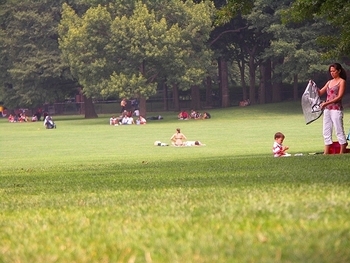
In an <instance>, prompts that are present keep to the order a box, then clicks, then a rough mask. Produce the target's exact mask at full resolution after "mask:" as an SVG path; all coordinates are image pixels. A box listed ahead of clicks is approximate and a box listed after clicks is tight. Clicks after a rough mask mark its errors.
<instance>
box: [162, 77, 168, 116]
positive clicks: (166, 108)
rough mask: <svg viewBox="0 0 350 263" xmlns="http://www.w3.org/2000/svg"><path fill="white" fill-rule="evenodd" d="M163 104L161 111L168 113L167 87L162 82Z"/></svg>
mask: <svg viewBox="0 0 350 263" xmlns="http://www.w3.org/2000/svg"><path fill="white" fill-rule="evenodd" d="M162 85H163V104H164V107H163V109H164V110H165V111H168V110H169V101H168V85H167V84H166V83H165V82H163V84H162Z"/></svg>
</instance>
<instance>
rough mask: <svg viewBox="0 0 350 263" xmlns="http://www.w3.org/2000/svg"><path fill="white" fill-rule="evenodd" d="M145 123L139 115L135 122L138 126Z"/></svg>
mask: <svg viewBox="0 0 350 263" xmlns="http://www.w3.org/2000/svg"><path fill="white" fill-rule="evenodd" d="M146 123H147V121H146V119H145V118H144V117H142V116H141V115H140V116H139V117H138V119H137V120H136V124H139V125H140V124H141V125H142V124H146Z"/></svg>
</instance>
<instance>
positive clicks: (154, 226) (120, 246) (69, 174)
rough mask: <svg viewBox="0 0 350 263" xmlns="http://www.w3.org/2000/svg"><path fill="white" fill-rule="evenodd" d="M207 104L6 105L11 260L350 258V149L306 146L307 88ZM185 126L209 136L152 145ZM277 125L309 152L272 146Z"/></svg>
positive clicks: (3, 188)
mask: <svg viewBox="0 0 350 263" xmlns="http://www.w3.org/2000/svg"><path fill="white" fill-rule="evenodd" d="M116 108H118V106H117V105H116ZM210 113H211V115H212V119H210V120H196V121H195V120H189V121H178V120H177V118H176V115H177V113H174V112H167V113H149V116H152V115H154V116H156V115H158V114H161V115H162V116H163V117H164V120H161V121H149V122H148V124H147V125H144V126H138V125H133V126H117V127H113V126H109V117H110V116H100V118H98V119H93V120H85V119H83V118H82V117H81V116H55V120H56V124H57V129H55V130H46V129H44V128H43V125H42V122H40V123H7V122H6V120H5V119H1V120H0V132H1V138H0V143H1V144H0V147H1V157H2V158H1V160H0V262H147V263H148V262H350V249H349V247H350V210H349V207H350V194H349V192H350V191H349V190H350V173H349V167H350V165H349V161H350V159H349V157H350V155H330V156H324V155H309V154H308V153H312V152H321V151H322V150H323V140H322V120H318V121H316V122H314V123H312V124H310V125H305V122H304V119H303V115H302V111H301V108H300V103H298V102H286V103H278V104H268V105H257V106H250V107H246V108H239V107H233V108H228V109H215V110H211V111H210ZM349 113H350V111H349V110H346V111H345V118H344V121H345V127H346V129H348V128H349V117H348V116H350V114H349ZM176 128H181V130H182V132H183V133H184V134H185V135H186V136H187V138H188V139H189V140H200V141H201V142H203V143H205V144H206V146H203V147H183V148H177V147H172V146H168V147H159V146H154V145H153V143H154V141H156V140H159V141H161V142H167V143H170V141H169V138H170V137H171V135H172V134H173V133H174V132H175V129H176ZM277 131H282V132H283V133H284V134H285V135H286V139H285V142H284V144H285V145H288V146H290V151H289V152H290V153H291V154H293V155H294V154H295V153H303V156H292V157H289V158H273V157H272V153H271V148H272V143H273V135H274V133H275V132H277Z"/></svg>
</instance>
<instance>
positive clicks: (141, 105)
mask: <svg viewBox="0 0 350 263" xmlns="http://www.w3.org/2000/svg"><path fill="white" fill-rule="evenodd" d="M139 108H140V115H141V116H142V117H145V118H146V114H147V110H146V99H145V98H143V97H142V98H140V103H139Z"/></svg>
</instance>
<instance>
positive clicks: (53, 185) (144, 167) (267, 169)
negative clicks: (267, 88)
mask: <svg viewBox="0 0 350 263" xmlns="http://www.w3.org/2000/svg"><path fill="white" fill-rule="evenodd" d="M348 157H349V156H346V155H344V156H330V157H325V156H305V157H292V158H273V157H256V158H234V159H233V158H228V157H227V158H226V157H225V158H224V157H221V158H213V159H198V160H191V161H185V160H184V161H181V163H179V162H178V161H177V162H149V163H148V162H141V163H139V164H130V165H127V164H109V165H101V166H99V165H98V166H89V165H84V166H83V165H81V166H79V165H78V166H76V167H51V168H46V169H41V170H38V169H33V170H31V169H26V170H23V169H18V170H12V171H5V173H4V174H3V175H2V176H1V183H0V189H1V190H2V191H3V193H4V194H29V195H35V194H42V193H47V194H54V193H55V194H60V193H62V194H64V193H74V192H93V193H97V192H100V191H123V190H134V191H148V190H154V189H172V188H204V187H211V188H232V189H234V188H249V187H251V188H262V189H266V187H270V186H279V185H280V186H281V187H287V188H290V187H299V186H303V185H315V184H317V185H325V184H329V185H342V186H344V187H349V186H350V175H349V172H348V169H347V166H346V165H344V163H345V161H348Z"/></svg>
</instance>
